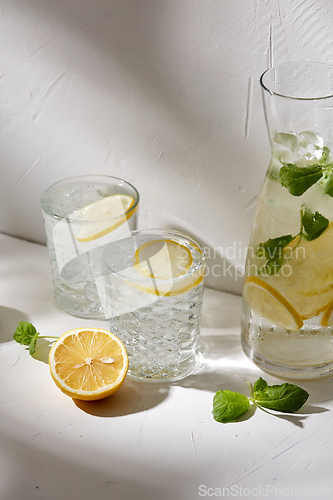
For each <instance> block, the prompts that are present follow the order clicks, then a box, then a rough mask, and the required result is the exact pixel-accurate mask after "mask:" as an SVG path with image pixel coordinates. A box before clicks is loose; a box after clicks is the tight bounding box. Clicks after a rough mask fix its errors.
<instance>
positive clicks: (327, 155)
mask: <svg viewBox="0 0 333 500" xmlns="http://www.w3.org/2000/svg"><path fill="white" fill-rule="evenodd" d="M330 154H331V152H330V150H329V148H328V147H327V146H324V147H323V151H322V154H321V157H320V158H319V160H318V164H320V165H326V164H327V161H328V160H329V159H330Z"/></svg>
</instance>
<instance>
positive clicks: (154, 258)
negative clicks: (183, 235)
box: [133, 239, 203, 296]
mask: <svg viewBox="0 0 333 500" xmlns="http://www.w3.org/2000/svg"><path fill="white" fill-rule="evenodd" d="M195 250H196V251H198V252H199V253H200V254H202V252H201V250H200V249H199V248H197V247H195ZM133 260H134V268H135V270H136V271H137V272H138V273H140V275H142V276H144V277H146V278H147V280H145V282H144V283H143V284H142V285H135V286H137V287H138V288H140V289H141V290H143V291H145V292H147V293H150V294H153V295H161V296H173V295H179V294H180V293H184V292H187V291H189V290H191V289H192V288H193V287H194V286H196V285H198V284H199V283H200V282H201V281H202V279H203V273H202V268H201V267H198V269H194V270H193V272H192V273H191V272H188V271H189V269H190V268H191V266H192V263H193V257H192V254H191V251H190V250H189V248H187V247H186V246H184V245H182V244H181V243H179V242H177V241H174V240H171V239H161V240H151V241H147V242H145V243H143V244H142V245H140V246H139V248H137V250H136V251H135V254H134V259H133Z"/></svg>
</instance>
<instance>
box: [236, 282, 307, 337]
mask: <svg viewBox="0 0 333 500" xmlns="http://www.w3.org/2000/svg"><path fill="white" fill-rule="evenodd" d="M243 294H244V298H245V300H246V302H247V304H248V305H249V307H250V308H251V309H253V310H254V311H255V313H256V314H258V315H260V316H261V317H263V318H265V319H267V320H269V321H271V322H272V323H274V324H276V325H280V326H282V327H284V328H286V329H287V330H291V331H296V330H299V329H300V328H301V327H302V326H303V320H302V318H301V316H300V315H299V313H298V312H297V311H296V309H295V308H294V307H293V306H292V305H291V304H290V302H288V301H287V300H286V299H285V298H284V297H283V296H282V295H281V294H280V293H279V292H278V291H277V290H276V289H275V288H274V287H272V286H271V285H270V284H268V283H266V282H265V281H264V280H262V279H261V278H258V277H257V276H250V277H248V278H247V279H246V280H245V284H244V291H243Z"/></svg>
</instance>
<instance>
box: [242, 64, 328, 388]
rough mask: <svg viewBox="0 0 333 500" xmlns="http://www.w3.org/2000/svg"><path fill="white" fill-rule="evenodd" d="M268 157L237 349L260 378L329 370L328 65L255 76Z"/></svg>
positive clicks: (287, 67) (291, 66) (285, 68)
mask: <svg viewBox="0 0 333 500" xmlns="http://www.w3.org/2000/svg"><path fill="white" fill-rule="evenodd" d="M260 82H261V86H262V94H263V103H264V110H265V116H266V123H267V128H268V133H269V138H270V144H271V151H272V154H271V160H270V163H269V166H268V170H267V174H266V177H265V180H264V183H263V187H262V190H261V194H260V197H259V200H258V205H257V210H256V214H255V218H254V221H253V226H252V231H251V236H250V244H249V249H248V256H247V261H246V277H245V283H244V289H243V300H242V304H243V305H242V345H243V349H244V351H245V353H246V354H247V355H248V357H249V358H250V359H252V360H253V361H254V362H255V363H256V364H257V365H258V366H259V367H260V368H262V369H263V370H264V371H266V372H269V373H272V374H275V375H279V376H286V377H293V378H312V377H317V376H320V375H325V374H326V373H328V372H329V371H332V368H333V344H332V328H333V326H332V325H333V313H332V311H333V222H332V221H333V149H332V148H333V66H329V65H325V64H320V63H311V62H298V63H286V64H283V65H281V66H278V67H276V68H272V69H269V70H267V71H266V72H265V73H264V74H263V75H262V77H261V81H260Z"/></svg>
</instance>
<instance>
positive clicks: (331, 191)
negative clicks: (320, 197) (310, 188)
mask: <svg viewBox="0 0 333 500" xmlns="http://www.w3.org/2000/svg"><path fill="white" fill-rule="evenodd" d="M321 184H322V186H323V188H324V191H325V193H326V194H328V195H329V196H332V197H333V168H332V166H331V165H328V166H327V167H326V168H325V170H324V174H323V178H322V180H321Z"/></svg>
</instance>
